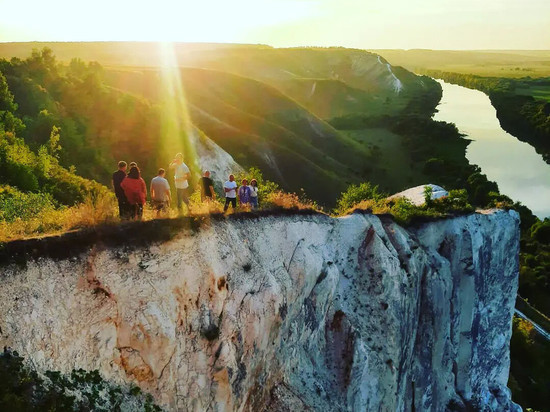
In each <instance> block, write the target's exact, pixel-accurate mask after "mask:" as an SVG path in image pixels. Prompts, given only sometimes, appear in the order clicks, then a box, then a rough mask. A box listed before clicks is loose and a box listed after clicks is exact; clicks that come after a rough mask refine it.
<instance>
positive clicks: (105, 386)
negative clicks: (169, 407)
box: [0, 351, 161, 412]
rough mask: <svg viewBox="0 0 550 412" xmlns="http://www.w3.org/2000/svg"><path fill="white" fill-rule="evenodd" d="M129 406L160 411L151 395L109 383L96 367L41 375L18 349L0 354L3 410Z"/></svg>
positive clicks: (110, 409) (53, 409)
mask: <svg viewBox="0 0 550 412" xmlns="http://www.w3.org/2000/svg"><path fill="white" fill-rule="evenodd" d="M138 389H139V388H138ZM128 407H131V408H132V410H136V411H161V408H159V407H158V406H157V405H155V404H154V402H153V399H152V397H151V396H150V395H145V394H143V393H142V392H141V391H140V390H137V391H136V390H135V387H132V388H130V387H127V386H117V385H114V384H111V383H109V382H107V381H105V380H104V379H103V378H102V377H101V375H100V374H99V372H98V371H97V370H95V371H85V370H83V369H78V370H73V371H72V372H71V374H70V375H64V374H62V373H60V372H58V371H46V373H45V374H44V376H42V375H39V374H38V373H37V372H36V371H35V370H33V369H31V368H29V367H28V366H27V365H25V363H24V359H23V358H22V357H21V356H19V354H18V353H17V352H11V351H4V353H3V354H0V410H2V411H14V412H19V411H20V412H28V411H64V412H65V411H120V410H127V408H128ZM125 408H126V409H125Z"/></svg>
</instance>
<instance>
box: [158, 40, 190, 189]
mask: <svg viewBox="0 0 550 412" xmlns="http://www.w3.org/2000/svg"><path fill="white" fill-rule="evenodd" d="M159 48H160V56H161V59H162V62H161V63H162V65H161V72H160V87H161V90H160V93H159V96H160V110H161V113H160V115H161V116H160V119H161V123H160V138H159V143H158V156H159V160H161V161H162V162H163V163H169V162H170V161H171V160H172V159H173V157H174V155H175V154H176V153H179V152H181V153H183V157H184V161H185V163H186V164H187V165H188V166H189V168H190V169H191V171H192V177H191V181H190V183H191V184H192V183H194V181H195V179H193V177H195V178H196V176H198V174H197V173H199V171H200V168H199V165H198V163H197V155H196V150H195V131H194V128H193V125H192V123H191V118H190V116H189V110H188V105H187V99H186V97H185V91H184V88H183V84H182V81H181V76H182V73H181V69H180V67H179V66H178V62H177V59H176V53H175V51H174V46H173V44H172V43H168V42H162V43H159Z"/></svg>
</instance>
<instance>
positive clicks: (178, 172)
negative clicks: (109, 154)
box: [112, 153, 258, 220]
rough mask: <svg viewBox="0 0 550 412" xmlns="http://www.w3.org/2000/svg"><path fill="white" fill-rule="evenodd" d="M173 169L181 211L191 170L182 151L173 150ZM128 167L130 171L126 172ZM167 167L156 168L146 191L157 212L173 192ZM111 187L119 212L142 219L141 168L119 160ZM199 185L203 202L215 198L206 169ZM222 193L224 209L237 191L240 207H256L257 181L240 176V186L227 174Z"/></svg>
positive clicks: (143, 189) (143, 191) (234, 199)
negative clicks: (166, 176)
mask: <svg viewBox="0 0 550 412" xmlns="http://www.w3.org/2000/svg"><path fill="white" fill-rule="evenodd" d="M169 167H170V169H173V170H174V184H175V187H176V199H177V202H176V203H177V207H178V210H180V212H182V211H183V204H184V203H185V205H186V206H187V208H188V209H189V177H190V176H191V172H190V170H189V167H187V165H186V164H185V163H184V162H183V155H182V154H181V153H178V154H176V156H175V158H174V160H173V161H172V162H171V163H170V165H169ZM128 168H129V171H128V172H127V170H128ZM165 175H166V171H165V170H164V169H163V168H160V169H159V170H158V173H157V176H155V177H154V178H153V179H152V180H151V184H150V188H149V191H150V193H151V202H152V205H153V208H154V209H155V211H156V213H157V217H160V216H161V213H163V212H166V211H167V210H169V207H170V203H171V202H172V196H171V191H170V184H169V183H168V180H166V178H165ZM112 185H113V189H114V191H115V195H116V197H117V200H118V209H119V214H120V217H121V218H122V219H135V220H141V218H142V217H143V206H144V205H145V202H146V199H147V186H146V184H145V181H144V180H143V178H142V177H141V172H140V170H139V167H138V165H137V163H136V162H132V163H130V165H129V166H128V165H127V164H126V162H125V161H120V162H118V170H117V171H116V172H114V173H113V179H112ZM199 186H200V189H201V200H202V201H203V202H207V201H212V200H215V199H216V192H215V191H214V182H213V181H212V179H211V178H210V171H208V170H205V171H204V174H203V176H202V177H201V179H200V183H199ZM223 189H224V193H225V206H224V212H226V211H227V209H228V208H229V206H230V205H231V206H232V207H233V209H236V208H237V195H238V199H239V204H240V206H241V207H245V208H251V209H256V208H257V207H258V182H257V181H256V179H252V180H251V181H250V185H248V180H247V179H243V180H242V184H241V186H240V187H239V186H238V185H237V182H235V176H234V175H229V180H227V181H226V182H225V183H224V185H223Z"/></svg>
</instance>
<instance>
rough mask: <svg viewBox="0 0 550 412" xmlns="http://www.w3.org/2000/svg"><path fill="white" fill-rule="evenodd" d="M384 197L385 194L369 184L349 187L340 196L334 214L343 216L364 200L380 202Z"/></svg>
mask: <svg viewBox="0 0 550 412" xmlns="http://www.w3.org/2000/svg"><path fill="white" fill-rule="evenodd" d="M386 196H387V195H386V194H385V193H381V192H380V191H379V190H378V186H375V185H372V184H371V183H370V182H364V183H361V184H358V185H351V186H349V187H348V188H347V190H346V191H345V192H342V194H340V197H339V198H338V201H337V203H336V207H335V208H334V213H335V214H337V215H343V214H345V213H347V212H348V211H349V210H351V209H352V208H353V207H354V206H355V205H357V204H358V203H360V202H362V201H364V200H380V199H382V198H385V197H386Z"/></svg>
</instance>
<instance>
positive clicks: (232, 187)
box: [223, 175, 237, 212]
mask: <svg viewBox="0 0 550 412" xmlns="http://www.w3.org/2000/svg"><path fill="white" fill-rule="evenodd" d="M223 191H224V192H225V206H224V207H223V211H224V212H227V208H229V204H230V203H231V206H232V207H233V210H235V209H236V208H237V182H235V176H233V175H229V180H228V181H226V182H225V183H224V184H223Z"/></svg>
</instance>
